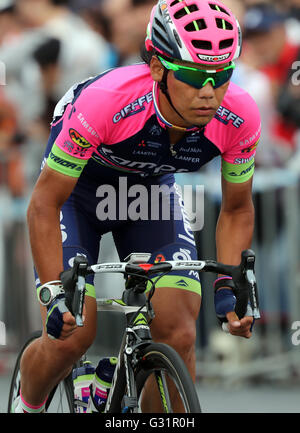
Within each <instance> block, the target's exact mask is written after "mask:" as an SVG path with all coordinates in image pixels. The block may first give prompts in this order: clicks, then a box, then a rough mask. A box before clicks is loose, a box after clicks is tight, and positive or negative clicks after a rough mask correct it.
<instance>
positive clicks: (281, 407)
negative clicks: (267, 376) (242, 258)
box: [0, 373, 300, 413]
mask: <svg viewBox="0 0 300 433" xmlns="http://www.w3.org/2000/svg"><path fill="white" fill-rule="evenodd" d="M9 386H10V375H9V374H8V373H6V374H3V375H0V413H6V410H7V399H8V393H9ZM197 390H198V395H199V399H200V403H201V406H202V411H203V412H204V413H300V387H296V388H294V387H291V388H287V387H283V386H277V385H274V386H270V385H269V386H266V385H263V386H256V387H254V386H251V387H249V386H248V387H246V386H238V387H236V386H235V387H225V388H224V387H222V385H220V384H219V385H218V384H211V385H208V384H207V383H206V384H203V383H200V382H198V383H197Z"/></svg>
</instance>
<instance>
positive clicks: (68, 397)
mask: <svg viewBox="0 0 300 433" xmlns="http://www.w3.org/2000/svg"><path fill="white" fill-rule="evenodd" d="M41 335H42V332H41V331H36V332H34V333H32V334H31V335H30V336H29V337H28V339H27V340H26V342H25V343H24V345H23V346H22V348H21V350H20V352H19V354H18V356H17V359H16V363H15V367H14V370H13V374H12V379H11V383H10V390H9V398H8V407H7V412H8V413H11V412H12V404H13V402H14V400H15V399H16V398H17V397H18V395H19V394H20V362H21V358H22V355H23V353H24V351H25V349H26V348H27V347H28V346H29V345H30V344H31V343H32V342H33V341H34V340H36V339H37V338H40V337H41ZM73 402H74V391H73V381H72V377H71V374H70V375H69V376H67V377H66V378H65V379H64V380H63V381H61V382H60V383H59V384H58V385H57V386H55V387H54V388H53V390H52V391H51V392H50V393H49V396H48V398H47V401H46V404H45V409H46V412H52V413H59V411H61V412H62V413H74V403H73ZM55 408H56V409H55Z"/></svg>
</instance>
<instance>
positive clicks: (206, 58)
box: [198, 53, 230, 62]
mask: <svg viewBox="0 0 300 433" xmlns="http://www.w3.org/2000/svg"><path fill="white" fill-rule="evenodd" d="M229 56H230V53H228V54H222V55H221V56H206V55H203V54H198V57H199V59H200V60H203V61H204V62H222V60H227V59H228V57H229Z"/></svg>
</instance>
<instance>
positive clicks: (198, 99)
mask: <svg viewBox="0 0 300 433" xmlns="http://www.w3.org/2000/svg"><path fill="white" fill-rule="evenodd" d="M181 64H182V65H184V66H190V65H189V64H188V63H184V62H182V63H181ZM227 65H228V64H224V65H221V66H219V67H222V68H223V67H225V66H227ZM150 68H151V73H152V78H153V79H154V80H155V81H158V82H160V81H161V79H162V77H163V67H162V65H161V63H160V62H159V60H158V59H157V58H156V57H153V58H152V60H151V65H150ZM199 69H201V66H200V65H199ZM202 69H205V70H210V69H211V70H215V69H216V67H214V66H205V67H204V68H202ZM167 84H168V92H169V95H170V98H171V100H172V103H173V105H174V106H175V108H176V110H177V111H178V112H179V113H180V114H181V116H182V117H183V119H184V120H183V119H182V118H180V116H178V114H177V113H176V112H175V111H174V110H173V109H172V107H171V106H170V104H169V103H168V101H167V99H166V97H165V96H164V95H163V94H162V92H160V99H159V103H160V109H161V111H162V114H163V115H164V116H165V118H166V119H167V120H168V121H169V122H171V123H173V124H175V125H178V126H185V127H186V126H191V125H197V126H204V125H206V124H207V123H209V122H210V121H211V120H212V119H213V117H214V116H215V114H216V112H217V110H218V108H219V106H220V105H221V103H222V100H223V98H224V96H225V93H226V91H227V89H228V86H229V81H228V82H226V83H225V84H223V85H222V86H220V87H218V88H216V89H214V88H213V86H212V84H211V82H208V83H207V84H206V85H205V86H204V87H202V88H201V89H196V88H195V87H192V86H190V85H189V84H186V83H184V82H182V81H179V80H178V79H176V78H175V76H174V72H173V71H169V72H168V79H167Z"/></svg>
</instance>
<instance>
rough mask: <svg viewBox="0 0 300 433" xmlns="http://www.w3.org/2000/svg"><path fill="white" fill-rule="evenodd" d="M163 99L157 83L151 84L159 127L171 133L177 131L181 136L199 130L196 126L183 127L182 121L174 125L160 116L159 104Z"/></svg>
mask: <svg viewBox="0 0 300 433" xmlns="http://www.w3.org/2000/svg"><path fill="white" fill-rule="evenodd" d="M163 98H165V99H166V97H165V95H163V94H160V93H159V87H158V83H156V82H154V83H153V102H154V108H155V112H156V116H157V119H158V122H159V123H160V125H161V126H162V127H163V128H170V129H171V130H172V131H177V132H178V133H179V134H180V133H181V134H182V135H183V134H184V133H185V132H190V131H198V130H199V129H201V128H198V127H197V126H188V125H184V122H183V121H182V120H178V124H177V125H176V124H174V123H171V122H169V121H168V120H167V119H166V117H167V116H166V117H165V116H164V115H163V114H162V112H161V110H160V105H161V104H160V102H161V100H162V99H163ZM166 104H167V100H166ZM170 109H172V107H170Z"/></svg>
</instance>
